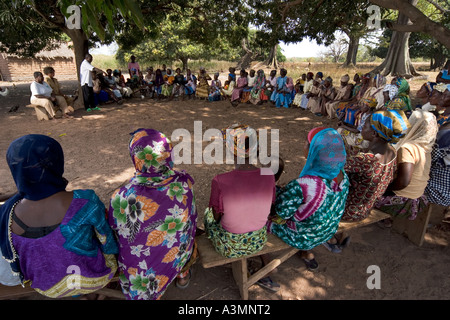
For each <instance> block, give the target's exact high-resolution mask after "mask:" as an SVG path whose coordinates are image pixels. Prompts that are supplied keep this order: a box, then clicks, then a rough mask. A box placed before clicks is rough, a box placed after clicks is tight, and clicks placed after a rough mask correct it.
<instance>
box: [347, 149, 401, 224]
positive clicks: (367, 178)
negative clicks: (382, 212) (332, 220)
mask: <svg viewBox="0 0 450 320" xmlns="http://www.w3.org/2000/svg"><path fill="white" fill-rule="evenodd" d="M395 168H396V158H394V159H393V160H391V161H390V162H389V163H387V164H382V163H380V162H379V161H378V159H377V157H376V156H375V155H374V154H372V153H358V154H357V155H355V156H351V157H347V163H346V164H345V172H346V173H347V174H348V177H349V179H350V189H349V193H348V196H347V202H346V204H345V212H344V215H343V216H342V220H344V221H360V220H363V219H365V218H367V216H368V215H369V213H370V210H371V209H372V207H373V206H374V204H375V201H376V200H377V199H378V198H379V197H381V195H383V194H384V192H385V191H386V189H387V187H388V185H389V184H390V183H391V182H392V179H393V178H394V172H395Z"/></svg>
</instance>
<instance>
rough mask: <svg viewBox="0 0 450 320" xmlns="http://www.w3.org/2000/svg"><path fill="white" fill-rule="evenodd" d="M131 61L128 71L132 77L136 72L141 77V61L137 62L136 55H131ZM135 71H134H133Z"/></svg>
mask: <svg viewBox="0 0 450 320" xmlns="http://www.w3.org/2000/svg"><path fill="white" fill-rule="evenodd" d="M130 58H131V61H130V62H128V72H129V74H130V79H131V78H132V77H133V74H134V73H136V74H137V76H138V77H139V75H140V71H141V68H140V67H139V63H137V62H136V57H135V56H131V57H130ZM133 71H134V72H133Z"/></svg>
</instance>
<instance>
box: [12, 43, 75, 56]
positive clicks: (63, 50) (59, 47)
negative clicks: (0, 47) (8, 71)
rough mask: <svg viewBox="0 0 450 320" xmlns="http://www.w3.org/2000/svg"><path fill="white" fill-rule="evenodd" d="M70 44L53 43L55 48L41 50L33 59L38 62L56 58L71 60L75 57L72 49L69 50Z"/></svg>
mask: <svg viewBox="0 0 450 320" xmlns="http://www.w3.org/2000/svg"><path fill="white" fill-rule="evenodd" d="M70 45H71V43H65V42H61V43H55V44H54V46H55V48H54V49H52V50H42V51H40V52H38V53H37V54H36V55H35V56H34V59H39V60H47V59H48V60H51V59H56V58H63V59H73V58H74V57H75V55H74V52H73V49H71V48H70V47H69V46H70ZM6 56H7V57H8V58H18V59H29V58H23V57H21V56H18V55H16V54H14V53H6Z"/></svg>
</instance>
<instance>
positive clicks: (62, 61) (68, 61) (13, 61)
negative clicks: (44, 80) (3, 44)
mask: <svg viewBox="0 0 450 320" xmlns="http://www.w3.org/2000/svg"><path fill="white" fill-rule="evenodd" d="M47 66H49V67H53V68H54V69H55V74H56V78H57V79H58V80H60V81H61V80H75V79H77V67H76V65H75V55H74V52H73V50H72V49H70V48H69V45H68V44H66V43H62V44H61V45H60V46H59V48H56V49H54V50H51V51H44V50H43V51H40V52H39V53H37V54H36V55H35V57H34V58H22V57H19V56H17V55H15V54H9V53H0V81H30V82H31V81H34V78H33V73H34V72H35V71H41V72H43V70H44V68H45V67H47Z"/></svg>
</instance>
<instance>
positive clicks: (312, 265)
mask: <svg viewBox="0 0 450 320" xmlns="http://www.w3.org/2000/svg"><path fill="white" fill-rule="evenodd" d="M302 259H303V261H304V262H305V265H306V269H308V270H309V271H316V270H317V269H318V268H319V264H318V263H317V261H316V259H315V258H312V259H311V260H308V259H306V258H302Z"/></svg>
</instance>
